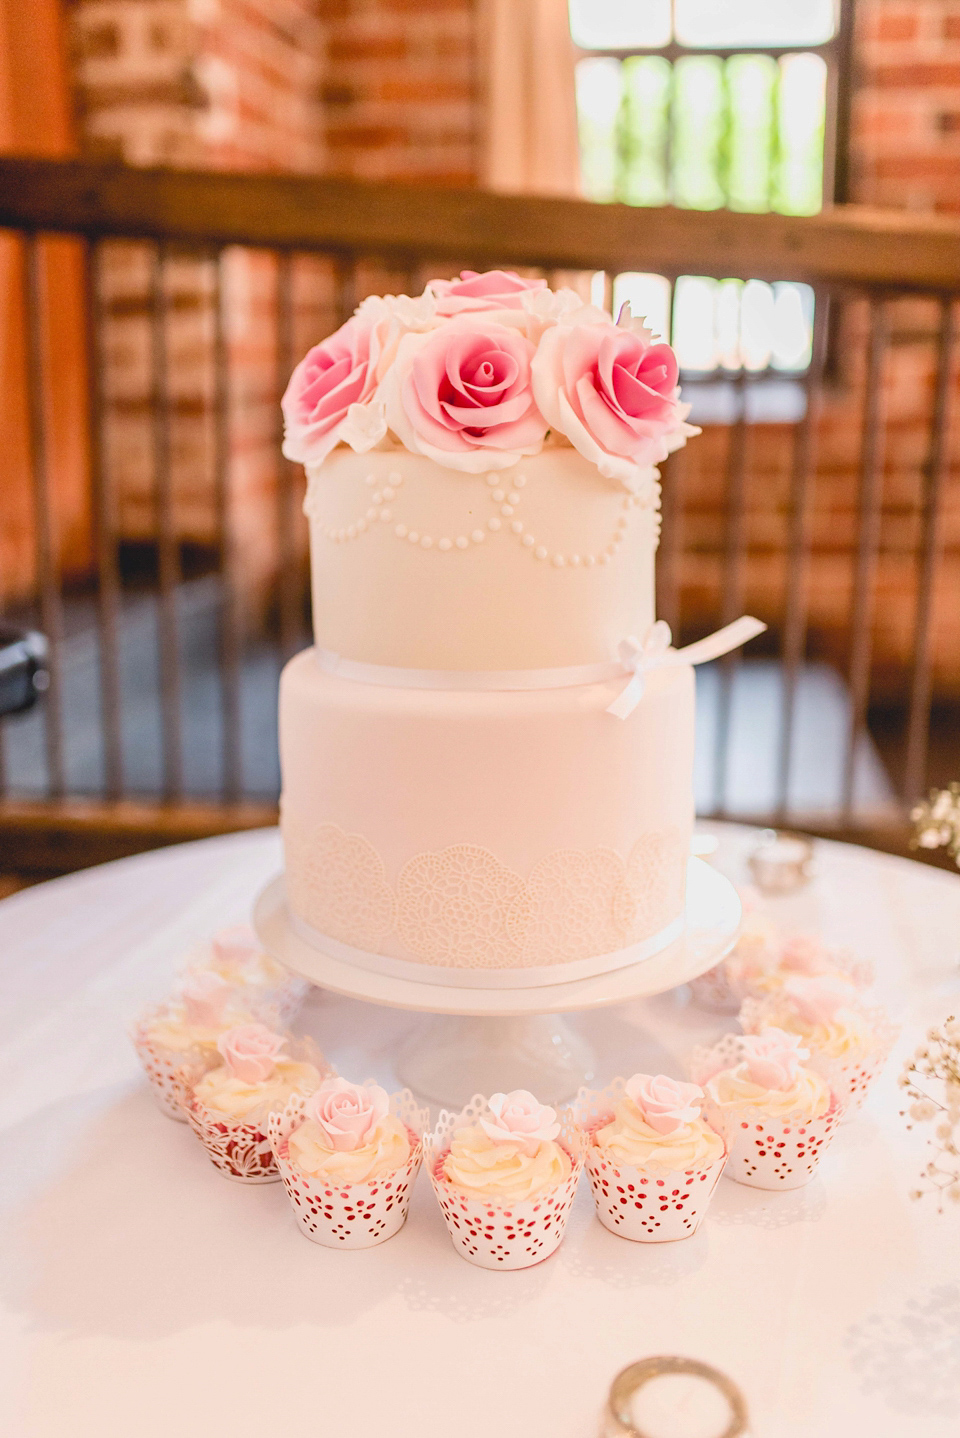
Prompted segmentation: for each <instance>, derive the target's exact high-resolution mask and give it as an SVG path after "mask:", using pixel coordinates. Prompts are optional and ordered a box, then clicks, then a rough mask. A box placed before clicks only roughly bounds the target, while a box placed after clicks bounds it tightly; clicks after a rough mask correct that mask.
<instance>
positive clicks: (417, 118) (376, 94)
mask: <svg viewBox="0 0 960 1438" xmlns="http://www.w3.org/2000/svg"><path fill="white" fill-rule="evenodd" d="M474 11H475V6H474V4H473V3H472V0H321V3H320V7H319V13H320V19H321V21H322V24H323V27H324V32H325V37H326V50H327V61H328V63H327V73H326V79H325V82H324V86H323V100H324V108H325V117H326V136H327V149H328V164H329V168H330V169H331V170H332V171H335V172H336V173H339V174H345V175H355V176H358V177H362V178H364V179H372V180H382V179H422V180H430V181H433V182H437V183H453V184H472V183H473V182H474V180H475V178H476V174H477V151H478V143H477V142H478V134H479V127H480V114H479V105H478V98H477V79H476V67H477V61H476V43H475V42H476V34H475V13H474Z"/></svg>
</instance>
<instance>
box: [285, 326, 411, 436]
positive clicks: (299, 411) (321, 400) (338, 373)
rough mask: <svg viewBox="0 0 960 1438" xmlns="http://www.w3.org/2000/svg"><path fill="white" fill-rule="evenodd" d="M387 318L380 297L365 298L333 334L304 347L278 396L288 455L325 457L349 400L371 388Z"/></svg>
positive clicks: (359, 399)
mask: <svg viewBox="0 0 960 1438" xmlns="http://www.w3.org/2000/svg"><path fill="white" fill-rule="evenodd" d="M391 320H392V314H391V311H390V309H389V307H388V306H387V304H386V303H385V302H384V301H383V300H379V301H377V300H375V301H374V302H373V303H371V302H370V301H365V302H364V304H363V305H362V306H361V308H360V310H359V311H358V312H357V314H355V315H353V316H352V317H351V318H350V319H348V320H347V322H346V324H343V325H341V326H340V328H339V329H338V330H337V331H336V333H335V334H332V335H330V336H329V338H328V339H325V340H323V341H321V343H320V344H318V345H314V347H313V349H311V350H308V351H307V354H306V355H305V356H304V358H303V359H302V360H301V361H300V363H299V364H298V365H297V367H296V369H295V370H294V372H293V374H292V375H291V376H290V383H289V384H288V385H287V388H286V392H285V393H284V396H283V399H282V400H281V401H280V407H281V409H282V410H283V420H284V435H283V453H284V455H285V456H286V457H287V459H293V460H298V461H299V462H300V463H301V464H319V463H320V462H321V460H324V459H326V457H327V455H328V454H329V453H330V451H331V450H332V449H333V447H334V446H335V445H336V443H337V441H338V440H339V438H340V427H341V425H342V424H343V421H344V420H345V419H346V418H347V413H348V411H349V409H350V407H351V405H355V404H363V403H364V402H365V401H366V400H368V399H370V397H371V396H372V394H373V392H374V390H375V388H376V384H377V363H378V360H379V357H380V352H381V350H382V348H383V346H384V343H385V341H386V336H387V333H388V331H389V329H390V325H391Z"/></svg>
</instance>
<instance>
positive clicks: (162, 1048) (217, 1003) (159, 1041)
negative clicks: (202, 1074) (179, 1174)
mask: <svg viewBox="0 0 960 1438" xmlns="http://www.w3.org/2000/svg"><path fill="white" fill-rule="evenodd" d="M258 1016H259V1010H258V1007H257V1005H251V1004H250V1003H249V1001H248V997H247V995H245V994H244V993H242V992H240V991H238V990H237V989H236V988H234V986H233V985H232V984H231V983H229V982H228V981H227V980H226V979H225V978H222V977H221V975H220V974H217V973H214V972H213V971H206V972H196V973H187V974H186V975H185V976H184V977H183V978H182V979H181V982H180V984H179V986H178V988H177V990H176V991H175V993H174V994H173V995H172V996H171V998H169V999H168V1000H167V1001H166V1003H162V1004H151V1005H150V1006H149V1008H147V1009H145V1010H144V1011H143V1013H141V1014H140V1015H139V1017H138V1018H137V1019H135V1020H134V1022H133V1024H132V1025H131V1028H130V1037H131V1039H132V1040H133V1046H134V1048H135V1049H136V1051H137V1056H138V1057H139V1059H140V1062H141V1063H142V1064H143V1068H144V1072H145V1073H146V1075H147V1078H148V1079H149V1080H150V1087H151V1089H152V1090H153V1094H154V1097H155V1098H156V1100H157V1103H158V1104H159V1106H160V1108H161V1110H162V1112H163V1113H165V1114H166V1115H167V1117H168V1118H173V1119H178V1120H179V1121H180V1122H181V1123H182V1122H185V1121H186V1115H185V1114H184V1112H183V1108H182V1106H181V1102H180V1099H181V1082H180V1075H181V1072H182V1071H183V1070H184V1069H190V1070H191V1071H197V1070H203V1069H204V1068H208V1067H210V1066H211V1065H214V1064H216V1063H218V1062H219V1057H220V1056H219V1051H218V1048H217V1044H218V1043H219V1041H220V1038H221V1036H222V1035H223V1034H224V1033H225V1032H226V1031H227V1030H228V1029H231V1028H234V1027H236V1025H237V1024H242V1023H248V1022H251V1021H252V1020H253V1019H255V1018H257V1017H258Z"/></svg>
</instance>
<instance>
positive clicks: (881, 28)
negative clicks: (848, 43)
mask: <svg viewBox="0 0 960 1438" xmlns="http://www.w3.org/2000/svg"><path fill="white" fill-rule="evenodd" d="M918 32H919V17H918V15H917V14H916V11H915V10H914V11H912V12H911V11H893V12H891V13H884V12H881V13H880V15H878V16H877V20H876V23H875V28H874V34H875V35H876V37H877V39H878V40H915V39H916V38H917V34H918Z"/></svg>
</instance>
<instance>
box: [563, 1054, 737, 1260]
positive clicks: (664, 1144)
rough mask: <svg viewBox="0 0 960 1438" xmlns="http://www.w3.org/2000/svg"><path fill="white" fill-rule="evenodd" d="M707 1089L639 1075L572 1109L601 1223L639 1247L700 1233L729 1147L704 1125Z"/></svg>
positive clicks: (585, 1095) (583, 1097)
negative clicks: (580, 1135)
mask: <svg viewBox="0 0 960 1438" xmlns="http://www.w3.org/2000/svg"><path fill="white" fill-rule="evenodd" d="M703 1102H704V1093H703V1089H702V1088H700V1086H699V1085H698V1084H692V1083H678V1082H677V1080H676V1079H672V1078H668V1077H667V1075H666V1074H655V1075H654V1074H634V1075H633V1077H632V1078H629V1079H627V1080H626V1081H624V1080H623V1079H617V1080H616V1081H615V1082H614V1083H613V1084H611V1085H610V1087H609V1088H606V1089H604V1090H603V1091H602V1092H600V1093H591V1092H590V1091H588V1090H586V1089H583V1090H581V1092H580V1094H579V1095H578V1096H577V1099H576V1102H575V1104H574V1108H573V1116H574V1119H575V1121H576V1123H577V1124H578V1125H579V1127H580V1128H581V1129H583V1131H584V1135H585V1138H586V1146H585V1149H584V1163H585V1165H586V1170H587V1176H588V1177H589V1179H590V1187H591V1189H592V1190H593V1198H594V1202H595V1204H596V1206H597V1217H598V1218H599V1220H600V1222H601V1223H602V1224H603V1225H604V1227H605V1228H609V1229H610V1231H611V1233H617V1234H619V1235H620V1236H621V1237H622V1238H631V1239H634V1240H635V1241H636V1242H638V1243H664V1242H667V1241H669V1240H671V1239H676V1238H689V1237H690V1235H691V1234H693V1233H695V1232H696V1231H697V1228H698V1227H699V1224H700V1220H701V1218H702V1217H703V1214H704V1211H705V1210H706V1207H707V1204H708V1202H709V1201H710V1195H711V1194H712V1193H713V1190H714V1188H715V1187H716V1185H717V1180H718V1179H719V1177H720V1174H721V1172H722V1171H723V1166H724V1163H725V1162H726V1157H727V1150H726V1145H725V1143H724V1140H723V1139H722V1138H721V1136H720V1134H719V1133H717V1132H716V1130H715V1129H713V1128H711V1127H710V1125H709V1124H708V1123H707V1122H706V1121H705V1120H704V1119H703V1118H701V1116H700V1115H701V1109H702V1106H703Z"/></svg>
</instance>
